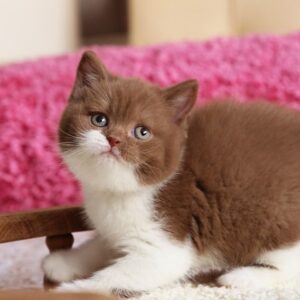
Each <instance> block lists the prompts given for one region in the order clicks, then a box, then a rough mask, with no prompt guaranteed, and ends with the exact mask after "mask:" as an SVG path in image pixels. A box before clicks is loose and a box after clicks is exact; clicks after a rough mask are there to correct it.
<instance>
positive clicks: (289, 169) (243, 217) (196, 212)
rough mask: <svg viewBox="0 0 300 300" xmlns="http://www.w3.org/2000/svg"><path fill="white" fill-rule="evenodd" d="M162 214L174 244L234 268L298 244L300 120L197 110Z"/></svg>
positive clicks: (271, 110) (256, 109)
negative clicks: (217, 255) (186, 242)
mask: <svg viewBox="0 0 300 300" xmlns="http://www.w3.org/2000/svg"><path fill="white" fill-rule="evenodd" d="M157 212H158V213H159V214H161V215H163V216H165V218H166V220H167V224H168V225H167V226H168V230H169V231H170V232H171V233H172V234H173V236H175V237H176V238H177V239H180V240H183V239H184V238H185V237H186V236H187V235H188V234H191V235H192V238H193V241H194V244H195V245H196V246H197V248H198V249H199V251H200V252H203V251H205V250H206V249H211V248H213V249H216V250H218V251H220V252H221V253H222V255H223V256H224V258H225V260H226V262H227V263H228V264H229V265H231V266H235V265H248V264H251V263H252V262H253V261H254V258H255V257H257V256H258V254H260V253H261V252H262V251H264V250H268V249H274V248H278V247H280V246H284V245H286V244H288V243H291V242H295V241H297V240H299V239H300V219H299V216H300V117H299V113H298V112H294V111H289V110H287V109H283V108H279V107H276V106H273V105H271V104H266V103H255V104H238V103H234V102H216V103H212V104H209V105H206V106H204V107H202V108H200V109H198V110H196V111H195V112H194V113H193V115H192V120H191V122H190V125H189V130H188V139H187V147H186V154H185V160H184V164H183V165H182V166H181V172H180V174H179V175H178V176H177V177H176V178H175V179H174V180H173V181H171V182H170V183H169V184H168V185H167V186H165V188H164V189H163V190H162V191H161V193H160V194H159V195H158V201H157Z"/></svg>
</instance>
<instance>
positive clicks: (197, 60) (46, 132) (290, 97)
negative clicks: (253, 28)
mask: <svg viewBox="0 0 300 300" xmlns="http://www.w3.org/2000/svg"><path fill="white" fill-rule="evenodd" d="M91 49H93V50H94V51H95V52H96V53H97V54H98V56H99V57H100V58H101V59H102V60H103V62H104V63H105V64H106V65H107V66H108V68H109V69H110V70H111V71H112V72H114V73H116V74H120V75H123V76H137V77H142V78H144V79H146V80H149V81H151V82H154V83H157V84H160V85H162V86H165V85H169V84H172V83H175V82H178V81H181V80H185V79H189V78H195V79H197V80H199V82H200V84H201V91H200V95H199V101H198V103H202V102H203V101H206V100H207V99H212V98H218V97H221V98H224V97H228V96H231V97H234V98H236V99H237V100H240V101H251V99H255V98H265V99H267V100H270V101H276V102H280V103H282V104H285V105H288V106H290V107H294V108H299V107H300V33H295V34H292V35H288V36H283V37H274V36H250V37H246V38H231V39H214V40H211V41H207V42H184V43H177V44H167V45H160V46H153V47H143V48H135V47H97V46H95V47H91ZM81 53H82V50H80V51H78V52H76V53H73V54H68V55H64V56H60V57H54V58H46V59H40V60H37V61H33V62H25V63H21V64H15V65H8V66H4V67H1V68H0V211H2V212H4V211H16V210H24V209H30V208H39V207H50V206H54V205H61V204H67V203H76V202H79V201H81V193H80V189H79V186H78V183H77V182H76V181H75V180H74V178H72V176H71V175H70V174H69V172H68V171H67V170H66V168H65V167H64V166H63V165H62V163H61V160H60V158H59V156H58V154H57V146H56V141H55V140H56V131H57V125H58V121H59V117H60V114H61V112H62V110H63V108H64V106H65V105H66V101H67V98H68V95H69V93H70V89H71V86H72V83H73V80H74V75H75V69H76V66H77V64H78V61H79V58H80V55H81Z"/></svg>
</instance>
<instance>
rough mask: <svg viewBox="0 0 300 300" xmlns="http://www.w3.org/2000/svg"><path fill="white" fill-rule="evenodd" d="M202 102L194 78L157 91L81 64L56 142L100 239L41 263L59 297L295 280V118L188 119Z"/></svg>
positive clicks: (241, 112)
mask: <svg viewBox="0 0 300 300" xmlns="http://www.w3.org/2000/svg"><path fill="white" fill-rule="evenodd" d="M196 97H197V82H196V81H194V80H189V81H185V82H183V83H180V84H177V85H175V86H172V87H169V88H166V89H161V88H158V87H156V86H153V85H151V84H149V83H146V82H143V81H141V80H138V79H123V78H120V77H116V76H113V75H111V74H110V73H109V72H108V71H107V70H106V68H105V67H104V66H103V65H102V64H101V63H100V62H99V61H98V60H97V58H96V56H95V55H94V54H93V53H91V52H86V53H85V54H84V55H83V57H82V59H81V62H80V65H79V67H78V71H77V78H76V82H75V85H74V88H73V91H72V94H71V96H70V101H69V104H68V106H67V107H66V109H65V111H64V114H63V117H62V120H61V124H60V131H59V140H60V146H61V152H62V155H63V158H64V160H65V162H66V163H67V165H68V166H69V168H70V169H71V170H72V172H73V173H74V174H75V175H76V176H77V178H78V179H79V180H80V182H81V185H82V188H83V191H84V195H85V210H86V214H87V216H88V218H89V220H90V222H91V223H92V224H93V226H94V227H95V229H96V233H97V235H96V237H95V238H94V239H92V240H90V241H88V242H87V243H86V244H83V245H82V246H80V247H79V248H77V249H73V250H63V251H57V252H56V253H53V254H50V255H49V256H47V257H46V258H45V259H44V261H43V269H44V271H45V273H46V275H47V276H48V277H49V278H50V279H52V280H55V281H58V282H63V283H62V285H61V286H60V290H64V291H67V290H68V291H77V290H78V291H82V290H87V291H96V292H97V291H99V292H108V293H111V292H116V291H133V292H142V291H148V290H151V289H154V288H156V287H159V286H163V285H166V284H169V283H172V282H176V281H179V280H180V281H185V280H189V279H192V278H194V277H195V276H197V275H198V274H207V273H210V272H216V271H218V272H223V274H222V275H220V276H219V277H218V278H217V282H218V283H219V284H221V285H225V286H231V287H251V288H260V287H273V286H276V285H278V284H280V283H282V282H285V281H289V280H290V279H293V278H296V277H297V276H298V277H300V261H299V257H300V117H299V113H298V112H295V111H289V110H287V109H284V108H278V107H276V106H273V105H271V104H267V103H252V104H238V103H234V102H228V101H222V102H213V103H211V104H207V105H204V106H203V107H201V108H198V109H195V110H194V111H193V112H192V113H191V110H192V108H193V106H194V103H195V100H196ZM73 280H74V281H73ZM68 281H71V282H68Z"/></svg>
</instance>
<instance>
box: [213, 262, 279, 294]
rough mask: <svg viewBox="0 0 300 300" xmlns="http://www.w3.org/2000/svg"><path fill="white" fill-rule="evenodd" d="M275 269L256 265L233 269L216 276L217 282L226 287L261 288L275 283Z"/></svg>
mask: <svg viewBox="0 0 300 300" xmlns="http://www.w3.org/2000/svg"><path fill="white" fill-rule="evenodd" d="M274 272H276V270H270V269H265V268H257V267H242V268H237V269H234V270H232V271H230V272H228V273H225V274H224V275H222V276H220V277H219V278H218V280H217V281H218V283H219V284H220V285H224V286H227V287H233V288H244V289H250V288H251V289H261V288H268V287H272V286H274V285H275V284H276V280H275V279H276V278H275V277H276V273H274Z"/></svg>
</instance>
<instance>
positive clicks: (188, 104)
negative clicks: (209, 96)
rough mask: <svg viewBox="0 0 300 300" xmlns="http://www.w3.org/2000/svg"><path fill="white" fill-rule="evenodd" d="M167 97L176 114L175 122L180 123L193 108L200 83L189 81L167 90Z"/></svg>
mask: <svg viewBox="0 0 300 300" xmlns="http://www.w3.org/2000/svg"><path fill="white" fill-rule="evenodd" d="M164 92H165V97H166V100H167V102H168V103H169V105H170V106H171V107H172V108H173V110H174V112H175V122H176V123H180V122H182V121H183V119H184V118H185V117H186V115H187V114H188V113H189V112H190V110H191V109H192V108H193V106H194V104H195V102H196V98H197V92H198V82H197V81H196V80H187V81H184V82H182V83H179V84H177V85H175V86H172V87H170V88H167V89H166V90H165V91H164Z"/></svg>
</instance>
